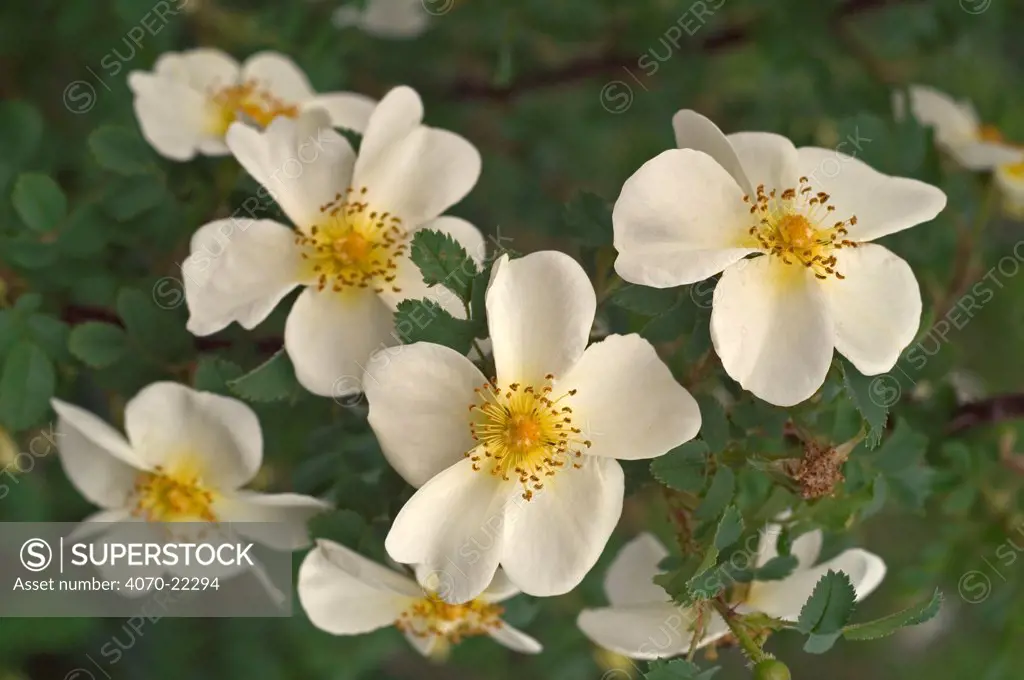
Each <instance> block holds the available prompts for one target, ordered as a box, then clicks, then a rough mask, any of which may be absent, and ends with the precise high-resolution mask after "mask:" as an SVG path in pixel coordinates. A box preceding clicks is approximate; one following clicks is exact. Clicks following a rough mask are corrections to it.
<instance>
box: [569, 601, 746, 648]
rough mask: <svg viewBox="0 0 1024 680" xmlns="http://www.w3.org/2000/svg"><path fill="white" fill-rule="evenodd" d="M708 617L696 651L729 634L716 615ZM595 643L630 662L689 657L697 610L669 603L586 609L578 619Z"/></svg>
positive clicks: (723, 623)
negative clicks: (684, 655) (687, 655)
mask: <svg viewBox="0 0 1024 680" xmlns="http://www.w3.org/2000/svg"><path fill="white" fill-rule="evenodd" d="M706 616H708V617H709V619H708V621H707V624H706V626H705V629H704V635H703V637H701V639H700V641H699V642H698V644H697V648H698V649H699V648H701V647H704V646H706V645H709V644H711V643H712V642H714V641H715V640H718V639H719V638H721V637H723V636H724V635H726V634H727V633H728V632H729V628H728V626H726V624H725V621H723V620H722V618H721V617H720V616H719V615H718V614H717V613H715V612H708V613H707V614H706ZM576 623H577V625H578V626H579V627H580V630H582V631H583V634H584V635H586V636H587V637H588V638H590V639H591V640H592V641H593V642H595V643H596V644H598V645H600V646H601V647H604V648H605V649H610V650H611V651H613V652H616V653H617V654H622V655H623V656H627V657H629V658H631V659H661V658H667V657H672V656H679V655H680V654H686V653H687V652H688V651H689V650H690V645H691V643H692V641H693V636H694V630H693V629H694V627H695V626H696V625H697V623H698V622H697V611H696V610H695V609H693V608H689V607H677V606H674V605H672V604H669V603H662V604H648V605H632V606H627V607H605V608H600V609H584V610H583V611H582V612H580V615H579V618H577V620H576Z"/></svg>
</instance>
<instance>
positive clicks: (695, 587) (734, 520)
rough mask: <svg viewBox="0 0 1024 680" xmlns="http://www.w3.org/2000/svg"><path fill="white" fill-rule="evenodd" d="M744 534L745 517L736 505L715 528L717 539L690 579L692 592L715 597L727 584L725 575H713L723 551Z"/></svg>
mask: <svg viewBox="0 0 1024 680" xmlns="http://www.w3.org/2000/svg"><path fill="white" fill-rule="evenodd" d="M741 534H743V516H742V515H741V514H740V512H739V510H737V508H736V506H735V505H730V506H729V507H727V508H726V509H725V512H723V513H722V518H721V519H720V520H719V521H718V526H717V527H716V528H715V537H714V540H713V542H712V544H711V545H710V546H709V547H708V549H707V552H706V553H705V554H704V559H703V560H702V561H701V563H700V566H699V567H698V568H697V575H696V576H694V577H693V578H692V579H690V581H689V583H688V584H687V585H688V586H689V589H690V591H691V592H692V593H693V594H694V595H695V596H696V597H700V598H711V597H714V596H715V595H716V594H717V593H718V592H719V591H720V590H721V589H722V588H723V587H725V586H726V585H728V584H727V579H726V578H725V574H717V573H712V570H713V569H714V568H715V566H716V565H717V564H718V557H719V555H720V554H721V551H722V550H724V549H725V548H728V547H729V546H730V545H732V544H733V543H735V542H736V541H737V539H739V537H740V535H741Z"/></svg>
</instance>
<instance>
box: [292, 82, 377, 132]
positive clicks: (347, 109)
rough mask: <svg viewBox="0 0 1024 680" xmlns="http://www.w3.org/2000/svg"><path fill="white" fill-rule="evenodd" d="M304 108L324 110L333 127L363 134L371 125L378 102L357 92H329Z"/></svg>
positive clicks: (318, 96)
mask: <svg viewBox="0 0 1024 680" xmlns="http://www.w3.org/2000/svg"><path fill="white" fill-rule="evenodd" d="M302 108H303V109H311V108H319V109H323V110H324V111H326V112H327V115H328V116H330V118H331V125H332V126H334V127H340V128H345V129H347V130H354V131H355V132H360V133H361V132H363V130H365V129H366V126H367V125H368V124H369V122H370V116H371V115H372V114H373V110H374V109H375V108H377V102H376V100H374V99H371V98H370V97H367V96H366V95H362V94H357V93H355V92H328V93H326V94H318V95H316V96H315V97H313V98H312V99H310V100H309V101H308V102H306V103H305V104H303V107H302Z"/></svg>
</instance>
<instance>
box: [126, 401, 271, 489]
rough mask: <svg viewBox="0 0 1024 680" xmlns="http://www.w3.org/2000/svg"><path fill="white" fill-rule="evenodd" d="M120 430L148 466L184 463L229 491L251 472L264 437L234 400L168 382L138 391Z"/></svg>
mask: <svg viewBox="0 0 1024 680" xmlns="http://www.w3.org/2000/svg"><path fill="white" fill-rule="evenodd" d="M124 429H125V432H126V433H127V434H128V441H130V442H131V444H132V448H133V449H134V450H135V452H136V454H137V455H138V456H139V458H140V459H141V460H143V461H145V463H146V465H147V467H148V468H150V469H151V468H154V467H156V466H157V465H162V466H164V467H167V468H171V467H174V466H175V465H177V464H181V463H182V462H183V460H187V461H188V462H189V463H191V464H192V465H196V466H198V467H199V468H200V471H201V473H202V481H203V483H204V484H205V485H206V486H208V487H212V488H213V489H217V490H220V491H232V490H234V489H237V488H239V487H240V486H242V485H243V484H245V483H246V482H248V481H249V480H250V479H252V478H253V476H254V475H255V474H256V472H257V470H259V468H260V463H261V462H262V460H263V435H262V433H261V432H260V423H259V420H258V419H257V418H256V414H255V413H253V410H252V409H251V408H249V407H248V406H247V405H245V404H244V403H242V402H241V401H239V400H237V399H231V398H230V397H223V396H221V395H219V394H212V393H210V392H199V391H196V390H193V389H191V388H189V387H186V386H185V385H179V384H177V383H170V382H158V383H153V384H151V385H149V386H147V387H145V388H143V389H142V390H141V391H140V392H139V393H138V394H136V395H135V396H134V397H133V398H132V399H131V400H130V401H129V402H128V404H127V406H126V407H125V410H124Z"/></svg>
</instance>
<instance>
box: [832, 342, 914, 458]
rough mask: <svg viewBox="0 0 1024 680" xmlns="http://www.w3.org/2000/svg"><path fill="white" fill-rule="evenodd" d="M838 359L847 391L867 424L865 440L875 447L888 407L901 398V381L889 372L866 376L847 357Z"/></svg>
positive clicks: (886, 417)
mask: <svg viewBox="0 0 1024 680" xmlns="http://www.w3.org/2000/svg"><path fill="white" fill-rule="evenodd" d="M838 360H839V365H840V366H841V367H842V371H843V386H844V387H845V388H846V394H847V395H848V396H849V397H850V399H851V400H852V401H853V404H854V406H856V407H857V411H859V412H860V415H861V417H862V418H863V419H864V422H865V423H867V425H868V435H867V437H866V438H865V440H864V441H865V443H866V444H867V445H868V447H869V448H875V447H876V446H878V443H879V442H880V441H882V433H883V432H885V423H886V420H888V418H889V407H890V406H892V405H893V404H895V403H896V401H898V400H899V395H900V393H899V382H897V381H896V379H895V378H893V377H892V376H889V375H876V376H872V377H867V376H865V375H862V374H861V373H860V372H859V371H858V370H857V369H856V368H854V367H853V364H851V363H850V362H849V361H847V360H846V359H844V358H842V357H840V358H839V359H838Z"/></svg>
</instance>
